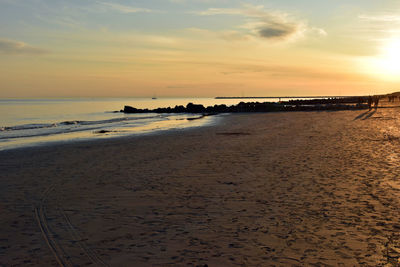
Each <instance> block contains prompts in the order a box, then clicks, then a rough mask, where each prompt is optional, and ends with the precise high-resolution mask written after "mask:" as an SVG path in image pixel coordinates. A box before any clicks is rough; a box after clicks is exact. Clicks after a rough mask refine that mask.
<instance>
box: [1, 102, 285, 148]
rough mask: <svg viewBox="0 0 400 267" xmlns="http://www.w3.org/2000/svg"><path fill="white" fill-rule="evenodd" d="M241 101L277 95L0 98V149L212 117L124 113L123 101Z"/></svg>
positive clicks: (150, 129) (131, 131)
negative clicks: (235, 97)
mask: <svg viewBox="0 0 400 267" xmlns="http://www.w3.org/2000/svg"><path fill="white" fill-rule="evenodd" d="M241 101H245V102H251V101H258V102H267V101H268V102H275V101H278V99H264V100H263V99H254V100H252V99H246V100H241V99H213V98H159V99H151V98H109V99H105V98H90V99H89V98H83V99H82V98H81V99H75V98H69V99H0V150H5V149H11V148H17V147H25V146H36V145H41V144H48V143H51V142H68V141H76V140H89V139H100V138H111V137H118V136H126V135H132V134H146V133H153V132H157V131H165V130H171V129H183V128H187V127H200V126H204V125H207V124H212V123H215V122H216V120H218V116H209V117H205V118H202V119H199V120H188V118H196V117H200V116H201V115H199V114H156V113H143V114H124V113H121V112H119V111H120V110H121V109H123V108H124V106H125V105H129V106H133V107H135V108H141V109H144V108H148V109H155V108H158V107H175V105H184V106H186V104H187V103H189V102H191V103H194V104H202V105H204V106H213V105H215V104H226V105H228V106H229V105H234V104H238V103H239V102H241Z"/></svg>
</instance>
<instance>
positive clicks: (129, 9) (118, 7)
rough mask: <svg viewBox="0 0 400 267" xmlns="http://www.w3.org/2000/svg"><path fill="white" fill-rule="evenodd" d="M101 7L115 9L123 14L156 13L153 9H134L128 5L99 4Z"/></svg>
mask: <svg viewBox="0 0 400 267" xmlns="http://www.w3.org/2000/svg"><path fill="white" fill-rule="evenodd" d="M98 3H99V4H100V5H102V6H104V7H107V8H110V9H113V10H115V11H118V12H121V13H125V14H128V13H151V12H154V10H152V9H148V8H139V7H133V6H127V5H121V4H116V3H110V2H98Z"/></svg>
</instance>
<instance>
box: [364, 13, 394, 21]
mask: <svg viewBox="0 0 400 267" xmlns="http://www.w3.org/2000/svg"><path fill="white" fill-rule="evenodd" d="M358 18H359V19H360V20H363V21H371V22H400V16H398V15H378V16H371V15H365V14H361V15H358Z"/></svg>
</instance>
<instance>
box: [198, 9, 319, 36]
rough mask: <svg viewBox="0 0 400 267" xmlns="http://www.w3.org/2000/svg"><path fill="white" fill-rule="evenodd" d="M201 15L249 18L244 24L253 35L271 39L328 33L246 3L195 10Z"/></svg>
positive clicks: (286, 15) (284, 15)
mask: <svg viewBox="0 0 400 267" xmlns="http://www.w3.org/2000/svg"><path fill="white" fill-rule="evenodd" d="M195 13H196V14H197V15H200V16H215V15H238V16H243V17H245V18H246V19H247V21H248V22H247V23H246V24H245V25H243V26H242V28H245V29H247V30H249V31H250V32H252V34H253V35H255V36H258V37H260V38H264V39H269V40H288V39H291V38H294V37H296V36H302V35H304V34H305V33H307V32H313V33H317V34H319V35H326V32H325V31H324V30H323V29H319V28H315V27H308V25H307V23H305V22H303V21H298V20H295V19H292V18H290V16H289V14H287V13H283V12H278V11H271V10H266V9H265V8H264V6H262V5H259V6H255V5H250V4H244V5H243V6H242V7H241V8H209V9H207V10H204V11H200V12H195Z"/></svg>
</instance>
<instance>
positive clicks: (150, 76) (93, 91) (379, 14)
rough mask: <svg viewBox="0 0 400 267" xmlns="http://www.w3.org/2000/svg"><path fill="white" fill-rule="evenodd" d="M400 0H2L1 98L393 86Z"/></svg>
mask: <svg viewBox="0 0 400 267" xmlns="http://www.w3.org/2000/svg"><path fill="white" fill-rule="evenodd" d="M398 50H400V1H398V0H379V1H377V0H346V1H345V0H335V1H321V0H269V1H262V0H249V1H236V0H141V1H133V0H125V1H122V0H120V1H113V0H0V98H9V97H17V98H19V97H22V98H27V97H39V98H40V97H128V96H129V97H151V96H157V97H214V96H327V95H334V96H339V95H369V94H383V93H389V92H394V91H400V51H398Z"/></svg>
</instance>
